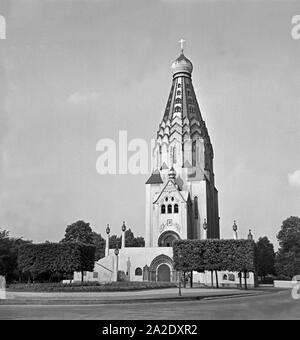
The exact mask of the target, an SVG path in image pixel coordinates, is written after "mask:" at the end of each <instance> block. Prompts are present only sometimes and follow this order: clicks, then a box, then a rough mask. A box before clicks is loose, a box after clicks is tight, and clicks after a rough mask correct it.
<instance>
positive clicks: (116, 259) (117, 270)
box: [115, 245, 119, 281]
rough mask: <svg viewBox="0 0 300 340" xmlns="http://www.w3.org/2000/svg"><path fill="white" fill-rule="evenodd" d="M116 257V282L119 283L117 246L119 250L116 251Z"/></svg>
mask: <svg viewBox="0 0 300 340" xmlns="http://www.w3.org/2000/svg"><path fill="white" fill-rule="evenodd" d="M115 255H116V281H118V271H119V270H118V267H119V248H118V245H117V248H116V249H115Z"/></svg>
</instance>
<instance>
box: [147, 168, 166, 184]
mask: <svg viewBox="0 0 300 340" xmlns="http://www.w3.org/2000/svg"><path fill="white" fill-rule="evenodd" d="M162 183H163V180H162V178H161V176H160V172H159V170H157V169H156V170H155V171H154V172H152V174H151V176H150V177H149V178H148V180H147V182H146V184H162Z"/></svg>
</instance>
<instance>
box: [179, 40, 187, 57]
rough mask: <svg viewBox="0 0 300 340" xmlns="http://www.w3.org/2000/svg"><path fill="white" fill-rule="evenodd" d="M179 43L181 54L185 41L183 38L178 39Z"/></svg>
mask: <svg viewBox="0 0 300 340" xmlns="http://www.w3.org/2000/svg"><path fill="white" fill-rule="evenodd" d="M178 42H179V44H180V51H181V53H182V54H183V49H184V43H185V42H186V41H185V40H184V39H182V38H181V39H180V40H179V41H178Z"/></svg>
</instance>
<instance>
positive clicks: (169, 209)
mask: <svg viewBox="0 0 300 340" xmlns="http://www.w3.org/2000/svg"><path fill="white" fill-rule="evenodd" d="M168 214H172V205H171V204H169V205H168Z"/></svg>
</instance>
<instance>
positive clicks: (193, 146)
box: [192, 141, 196, 166]
mask: <svg viewBox="0 0 300 340" xmlns="http://www.w3.org/2000/svg"><path fill="white" fill-rule="evenodd" d="M192 166H196V142H195V141H194V142H193V144H192Z"/></svg>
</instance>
